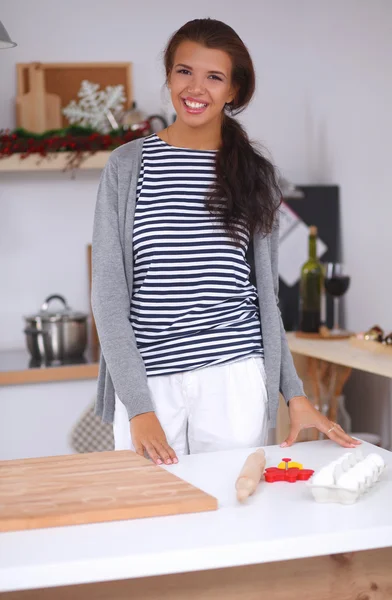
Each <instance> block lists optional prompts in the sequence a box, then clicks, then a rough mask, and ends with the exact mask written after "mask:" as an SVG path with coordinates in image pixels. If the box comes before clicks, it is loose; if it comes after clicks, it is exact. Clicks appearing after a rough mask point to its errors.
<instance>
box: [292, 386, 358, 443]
mask: <svg viewBox="0 0 392 600" xmlns="http://www.w3.org/2000/svg"><path fill="white" fill-rule="evenodd" d="M289 415H290V433H289V435H288V437H287V438H286V440H285V441H284V442H283V444H281V448H286V447H288V446H291V445H292V444H294V442H295V440H296V439H297V437H298V434H299V432H300V431H301V430H302V429H309V428H310V427H316V429H318V430H319V431H321V432H322V433H325V435H327V436H328V437H329V438H330V439H331V440H333V441H334V442H336V443H337V444H339V445H340V446H343V448H356V447H357V446H359V444H360V443H361V442H360V441H359V440H354V439H353V438H352V437H350V436H349V435H347V433H345V431H344V430H343V429H342V427H340V425H338V424H337V423H333V422H332V421H330V420H329V419H328V418H327V417H325V416H324V415H322V414H321V413H320V412H319V411H318V410H317V409H316V408H315V407H314V406H313V404H312V403H311V402H310V401H309V400H308V399H307V398H306V397H305V396H295V397H294V398H292V399H291V400H290V403H289Z"/></svg>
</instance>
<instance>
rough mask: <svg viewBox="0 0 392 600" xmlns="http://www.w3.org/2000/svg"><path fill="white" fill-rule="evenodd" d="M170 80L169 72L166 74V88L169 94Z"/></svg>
mask: <svg viewBox="0 0 392 600" xmlns="http://www.w3.org/2000/svg"><path fill="white" fill-rule="evenodd" d="M170 79H171V72H170V73H168V74H167V77H166V87H167V89H168V90H169V92H171V85H170Z"/></svg>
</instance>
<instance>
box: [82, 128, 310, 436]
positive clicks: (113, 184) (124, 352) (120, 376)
mask: <svg viewBox="0 0 392 600" xmlns="http://www.w3.org/2000/svg"><path fill="white" fill-rule="evenodd" d="M142 147H143V139H139V140H135V141H133V142H130V143H128V144H124V145H123V146H120V147H119V148H117V149H116V150H114V152H112V154H111V155H110V157H109V160H108V162H107V165H106V166H105V168H104V170H103V172H102V176H101V181H100V184H99V190H98V198H97V204H96V209H95V218H94V232H93V244H92V262H93V268H92V308H93V314H94V318H95V322H96V325H97V331H98V336H99V340H100V344H101V360H100V369H99V377H98V394H97V403H96V414H97V415H99V416H100V417H101V418H102V420H103V421H105V422H107V423H112V422H113V418H114V407H115V394H117V395H118V397H119V398H120V400H121V402H122V403H123V404H124V405H125V407H126V409H127V411H128V416H129V418H130V419H131V418H132V417H134V416H136V415H138V414H141V413H145V412H149V411H152V410H153V405H152V401H151V397H150V392H149V388H148V384H147V375H146V370H145V367H144V363H143V359H142V357H141V355H140V352H139V351H138V348H137V346H136V340H135V334H134V332H133V329H132V325H131V323H130V303H131V298H132V285H133V247H132V235H133V221H134V214H135V206H136V186H137V181H138V176H139V171H140V165H141V156H142ZM278 243H279V230H278V226H276V227H275V229H274V230H273V231H272V233H271V234H269V235H264V236H263V235H261V234H256V235H255V236H254V239H253V256H250V257H249V262H250V263H251V265H252V266H253V269H254V275H255V284H256V286H257V292H258V297H259V305H260V318H261V329H262V332H263V344H264V357H265V358H264V361H265V371H266V376H267V393H268V413H269V426H270V427H275V423H276V414H277V410H278V403H279V390H280V391H281V392H282V394H283V396H284V398H285V400H286V402H288V401H289V400H290V399H291V398H293V397H294V396H301V395H303V393H304V392H303V386H302V382H301V381H300V379H299V378H298V375H297V373H296V370H295V367H294V364H293V360H292V357H291V354H290V350H289V348H288V345H287V339H286V334H285V331H284V328H283V323H282V319H281V315H280V310H279V308H278V304H277V302H278V280H279V276H278Z"/></svg>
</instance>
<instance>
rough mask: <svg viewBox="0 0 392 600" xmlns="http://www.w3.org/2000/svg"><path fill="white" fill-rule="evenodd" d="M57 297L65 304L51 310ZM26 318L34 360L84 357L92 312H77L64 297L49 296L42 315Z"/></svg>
mask: <svg viewBox="0 0 392 600" xmlns="http://www.w3.org/2000/svg"><path fill="white" fill-rule="evenodd" d="M53 300H59V301H60V302H61V303H62V304H63V307H62V308H61V309H59V310H55V311H53V310H49V304H50V303H51V302H52V301H53ZM24 318H25V321H26V328H25V330H24V333H25V334H26V343H27V348H28V350H29V352H30V354H31V356H32V358H33V359H34V360H37V361H41V362H46V363H53V362H63V361H68V360H70V359H72V358H75V359H76V358H80V357H81V356H82V355H83V353H84V351H85V350H86V345H87V318H88V315H87V314H84V313H81V312H76V311H73V310H72V309H71V308H70V307H69V306H68V304H67V301H66V300H65V298H64V297H63V296H60V295H58V294H53V295H52V296H49V297H48V298H46V300H45V302H44V303H43V304H42V306H41V310H40V312H39V313H38V314H35V315H30V316H27V317H24Z"/></svg>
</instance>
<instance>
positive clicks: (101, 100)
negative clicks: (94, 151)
mask: <svg viewBox="0 0 392 600" xmlns="http://www.w3.org/2000/svg"><path fill="white" fill-rule="evenodd" d="M78 97H79V98H80V101H79V103H77V102H75V100H72V101H71V102H70V103H69V104H68V106H66V107H65V108H64V109H63V114H64V115H65V116H66V117H67V119H68V121H69V122H70V123H71V124H74V123H77V124H78V125H83V126H84V127H92V128H93V129H96V130H98V131H100V132H101V133H108V131H110V130H111V126H110V123H109V120H108V117H107V115H108V112H109V111H110V112H111V113H116V112H120V111H122V110H123V104H124V102H125V101H126V97H125V94H124V86H123V85H115V86H112V85H108V86H107V87H106V88H105V90H100V89H99V84H98V83H91V81H87V80H84V81H82V84H81V86H80V90H79V92H78Z"/></svg>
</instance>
